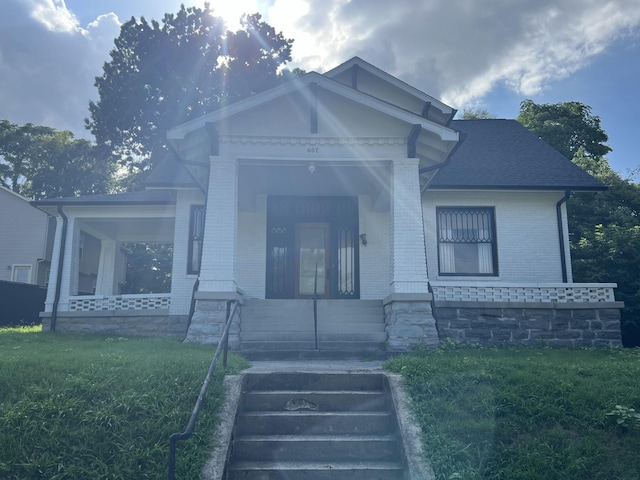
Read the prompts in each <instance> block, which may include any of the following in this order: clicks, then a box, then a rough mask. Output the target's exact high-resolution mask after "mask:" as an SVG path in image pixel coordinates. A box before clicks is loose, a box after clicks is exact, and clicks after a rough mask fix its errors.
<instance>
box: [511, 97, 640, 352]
mask: <svg viewBox="0 0 640 480" xmlns="http://www.w3.org/2000/svg"><path fill="white" fill-rule="evenodd" d="M518 120H519V121H520V122H521V123H522V124H523V125H524V126H525V127H527V128H529V129H530V130H532V131H533V132H534V133H536V134H537V135H539V136H540V137H541V138H542V139H543V140H545V141H547V142H548V143H550V144H551V146H553V147H555V148H556V149H557V150H559V151H560V152H562V153H564V154H565V155H568V156H569V158H571V159H572V161H573V162H574V163H575V164H577V165H578V166H580V167H581V168H583V169H584V170H586V171H587V172H589V173H590V174H591V175H593V176H594V177H596V178H597V179H599V180H600V181H601V182H602V183H604V184H605V185H606V186H607V187H608V189H607V191H605V192H579V193H573V194H572V195H571V198H570V199H569V201H568V202H567V211H568V216H569V232H570V235H571V236H570V247H571V259H572V269H573V277H574V280H575V281H577V282H585V283H592V282H594V283H600V282H604V283H617V284H618V289H617V290H616V297H617V299H618V300H621V301H623V302H625V308H624V309H623V311H622V322H621V323H622V339H623V343H624V345H625V346H628V347H630V346H640V277H639V276H638V273H637V272H638V271H640V186H639V185H638V184H635V183H632V182H631V181H630V180H628V179H623V178H622V177H621V176H620V175H619V174H618V173H617V172H616V171H615V170H613V169H612V168H611V166H610V165H609V162H608V161H607V159H606V158H605V157H604V155H605V154H606V153H608V152H610V151H611V148H609V147H608V146H607V145H606V144H605V143H604V142H606V141H607V138H608V137H607V134H606V132H605V131H604V130H603V129H602V127H601V126H600V119H599V118H598V117H596V116H593V115H592V114H591V108H590V107H588V106H586V105H583V104H580V103H577V102H567V103H558V104H541V105H537V104H535V103H533V102H532V101H531V100H525V101H524V102H522V104H521V110H520V115H519V116H518Z"/></svg>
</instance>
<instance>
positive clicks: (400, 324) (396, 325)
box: [382, 293, 439, 352]
mask: <svg viewBox="0 0 640 480" xmlns="http://www.w3.org/2000/svg"><path fill="white" fill-rule="evenodd" d="M431 299H432V296H431V294H430V293H428V294H399V293H396V294H392V295H390V296H388V297H387V298H385V299H384V300H383V301H382V303H383V305H384V322H385V331H386V332H387V348H388V349H389V351H392V352H407V351H411V350H413V349H415V348H417V347H427V348H434V347H437V346H438V344H439V338H438V330H437V328H436V319H435V318H434V316H433V311H432V308H431Z"/></svg>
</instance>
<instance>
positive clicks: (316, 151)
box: [307, 147, 320, 153]
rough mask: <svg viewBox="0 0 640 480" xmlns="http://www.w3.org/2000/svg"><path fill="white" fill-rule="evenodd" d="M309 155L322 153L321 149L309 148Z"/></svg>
mask: <svg viewBox="0 0 640 480" xmlns="http://www.w3.org/2000/svg"><path fill="white" fill-rule="evenodd" d="M307 153H320V147H307Z"/></svg>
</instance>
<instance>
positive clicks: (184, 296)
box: [35, 58, 621, 350]
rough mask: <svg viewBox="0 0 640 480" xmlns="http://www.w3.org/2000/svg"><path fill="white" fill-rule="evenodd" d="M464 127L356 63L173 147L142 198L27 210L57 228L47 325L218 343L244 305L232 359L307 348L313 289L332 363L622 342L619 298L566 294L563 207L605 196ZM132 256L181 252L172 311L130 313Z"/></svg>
mask: <svg viewBox="0 0 640 480" xmlns="http://www.w3.org/2000/svg"><path fill="white" fill-rule="evenodd" d="M455 113H456V112H455V110H454V109H452V108H450V107H448V106H447V105H445V104H443V103H442V102H440V101H438V100H436V99H434V98H432V97H430V96H429V95H426V94H424V93H422V92H420V91H418V90H417V89H415V88H413V87H411V86H410V85H407V84H405V83H403V82H401V81H400V80H398V79H396V78H394V77H392V76H390V75H388V74H387V73H385V72H383V71H381V70H379V69H377V68H376V67H374V66H372V65H370V64H368V63H366V62H364V61H362V60H361V59H359V58H353V59H351V60H349V61H348V62H346V63H344V64H342V65H340V66H338V67H337V68H335V69H333V70H330V71H329V72H327V73H325V74H322V75H321V74H318V73H314V72H312V73H308V74H306V75H305V76H303V77H301V78H299V79H296V80H292V81H290V82H289V83H286V84H284V85H281V86H280V87H277V88H275V89H273V90H270V91H267V92H264V93H261V94H258V95H255V96H253V97H250V98H248V99H246V100H243V101H240V102H237V103H234V104H231V105H229V106H227V107H224V108H221V109H219V110H217V111H215V112H213V113H210V114H208V115H206V116H204V117H202V118H198V119H196V120H193V121H190V122H188V123H186V124H183V125H180V126H178V127H176V128H174V129H172V130H170V131H169V132H168V134H167V135H168V139H169V141H170V143H171V145H172V148H173V152H172V153H171V154H170V155H168V156H167V158H165V159H164V160H163V162H162V163H161V164H160V165H159V166H158V167H157V168H156V170H155V171H154V172H152V174H151V175H150V176H149V178H148V180H147V189H146V190H145V191H143V192H134V193H127V194H122V195H98V196H91V197H77V198H63V199H51V200H45V201H40V202H35V205H36V206H38V207H39V208H41V209H43V210H45V211H47V212H48V213H51V214H52V215H55V216H56V217H57V218H58V220H59V221H58V228H57V232H56V242H55V247H54V258H53V262H52V281H50V284H49V285H50V287H49V292H48V297H47V302H46V312H45V313H44V317H43V320H44V323H45V325H52V326H53V327H55V328H56V329H58V330H65V329H67V330H82V329H87V330H92V331H118V332H125V333H126V332H136V333H164V334H175V335H185V337H186V338H187V339H188V340H192V341H207V342H209V341H217V338H218V335H219V329H220V323H221V321H222V320H221V317H222V315H221V312H223V311H224V302H226V301H227V300H231V299H238V300H240V301H241V302H242V305H243V306H242V309H241V312H242V313H241V316H240V318H239V320H238V321H237V322H236V324H235V325H234V328H233V332H232V344H233V345H234V346H236V347H239V348H245V349H250V348H258V349H259V348H269V346H271V347H273V348H274V349H281V348H294V349H295V348H299V349H305V348H311V347H310V345H311V343H312V340H313V338H312V337H311V336H310V335H313V327H312V325H313V320H309V319H310V318H311V317H310V315H311V307H310V305H311V302H310V300H309V299H310V298H311V297H312V295H313V292H314V286H315V287H316V290H317V293H318V295H319V296H320V298H321V300H320V301H319V309H320V311H319V315H318V331H319V332H320V335H319V338H320V345H321V346H322V345H324V346H325V347H326V348H348V349H350V348H363V349H367V348H369V349H370V348H374V345H375V346H377V347H379V346H380V345H381V344H384V345H386V348H389V349H391V350H404V349H409V348H413V347H414V346H416V345H436V344H437V343H438V342H439V341H440V340H442V339H445V338H453V339H455V340H460V341H468V342H480V343H489V344H495V343H524V344H540V343H541V342H545V343H549V344H552V345H571V346H577V345H615V344H619V343H620V332H619V309H620V307H621V304H620V303H619V302H616V301H615V298H614V293H613V290H614V287H615V285H612V284H607V285H603V284H598V285H593V284H589V285H584V284H575V283H573V279H572V273H571V262H570V256H569V242H568V235H569V234H568V229H567V218H566V208H565V202H566V200H567V198H568V195H569V193H570V192H572V191H580V190H602V189H604V186H603V185H602V184H601V183H600V182H598V181H597V180H595V179H594V178H592V177H591V176H589V175H588V174H587V173H585V172H584V171H582V170H581V169H579V168H578V167H577V166H575V165H574V164H572V163H571V162H570V161H569V160H567V159H566V158H564V157H562V156H561V155H560V154H559V153H558V152H556V151H555V150H553V149H552V148H551V147H549V146H548V145H546V144H544V143H543V142H542V141H541V140H539V139H538V138H537V137H536V136H535V135H533V134H531V133H530V132H528V131H527V130H526V129H524V128H523V127H522V126H520V125H519V124H518V123H517V122H515V121H513V120H468V121H464V120H463V121H456V120H453V117H454V115H455ZM81 232H86V233H89V234H91V235H92V236H94V237H96V238H98V239H100V241H101V242H102V251H101V256H100V266H99V270H98V281H97V287H96V292H95V295H93V296H79V295H78V288H77V277H78V274H77V269H78V266H77V261H76V260H75V259H76V258H77V252H78V248H79V246H78V242H79V240H78V239H79V235H80V233H81ZM130 241H149V242H169V243H173V247H174V256H173V270H172V284H171V292H170V293H166V294H149V295H131V296H125V295H119V292H118V290H117V287H118V281H117V278H116V277H117V276H118V271H119V270H118V267H117V261H116V259H117V258H118V245H119V244H121V243H122V242H130ZM59 269H60V272H61V273H60V279H61V280H60V281H59V282H56V281H55V277H54V276H55V274H56V272H58V270H59ZM316 275H317V280H316ZM196 280H197V283H196ZM194 287H195V288H194ZM358 308H359V310H358ZM365 311H367V312H370V313H369V314H367V315H362V316H361V315H360V313H358V312H365ZM273 312H275V313H273ZM365 316H366V319H365V318H364V317H365ZM361 317H362V318H361ZM317 338H318V337H316V340H317ZM377 347H376V348H377Z"/></svg>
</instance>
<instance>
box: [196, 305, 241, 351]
mask: <svg viewBox="0 0 640 480" xmlns="http://www.w3.org/2000/svg"><path fill="white" fill-rule="evenodd" d="M230 296H231V294H224V293H223V294H217V293H209V292H196V296H195V299H196V307H195V310H194V312H193V317H192V318H191V324H190V325H189V331H188V332H187V336H186V338H185V342H194V343H207V344H217V343H219V342H220V338H221V336H222V330H223V329H224V325H225V323H226V321H227V302H228V301H229V300H238V298H237V297H236V298H229V297H230ZM240 313H241V312H238V314H236V316H235V318H234V320H233V323H232V324H231V328H230V330H229V348H232V349H236V348H238V347H239V346H240Z"/></svg>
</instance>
